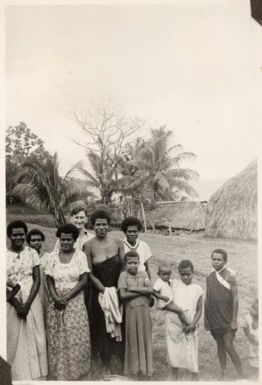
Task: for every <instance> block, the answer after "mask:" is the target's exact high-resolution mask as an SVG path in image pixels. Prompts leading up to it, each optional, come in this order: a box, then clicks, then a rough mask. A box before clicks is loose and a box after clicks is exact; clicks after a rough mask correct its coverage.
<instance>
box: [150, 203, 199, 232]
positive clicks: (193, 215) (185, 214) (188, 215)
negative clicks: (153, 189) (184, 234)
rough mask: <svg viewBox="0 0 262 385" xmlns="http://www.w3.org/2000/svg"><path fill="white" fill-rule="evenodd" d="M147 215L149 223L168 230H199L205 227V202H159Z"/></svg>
mask: <svg viewBox="0 0 262 385" xmlns="http://www.w3.org/2000/svg"><path fill="white" fill-rule="evenodd" d="M158 205H159V207H158V208H157V209H156V210H155V211H153V212H152V213H151V215H150V216H149V221H148V223H149V225H151V226H154V227H155V228H168V229H169V230H187V231H200V230H204V229H205V224H206V204H205V202H194V201H183V202H173V201H171V202H161V203H159V204H158Z"/></svg>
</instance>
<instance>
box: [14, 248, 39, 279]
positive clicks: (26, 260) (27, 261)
mask: <svg viewBox="0 0 262 385" xmlns="http://www.w3.org/2000/svg"><path fill="white" fill-rule="evenodd" d="M39 265H40V260H39V256H38V254H37V252H36V251H35V250H34V249H32V248H31V247H27V246H26V247H25V248H24V250H22V251H21V253H17V252H14V251H11V250H7V278H8V280H10V281H12V283H13V284H14V285H16V284H17V283H20V284H21V283H23V282H25V281H27V280H28V279H31V278H32V276H33V268H34V267H35V266H39Z"/></svg>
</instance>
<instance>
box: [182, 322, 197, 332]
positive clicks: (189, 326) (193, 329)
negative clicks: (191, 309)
mask: <svg viewBox="0 0 262 385" xmlns="http://www.w3.org/2000/svg"><path fill="white" fill-rule="evenodd" d="M195 330H196V325H194V324H190V325H188V326H185V327H184V328H183V332H184V333H185V334H187V333H190V332H193V331H195Z"/></svg>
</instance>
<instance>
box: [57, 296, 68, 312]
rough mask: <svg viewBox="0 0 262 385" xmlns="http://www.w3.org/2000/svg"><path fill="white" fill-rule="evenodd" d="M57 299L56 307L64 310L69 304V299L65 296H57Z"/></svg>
mask: <svg viewBox="0 0 262 385" xmlns="http://www.w3.org/2000/svg"><path fill="white" fill-rule="evenodd" d="M54 301H55V308H56V309H57V310H64V309H65V308H66V305H67V304H68V301H67V300H66V299H65V298H64V297H56V298H54Z"/></svg>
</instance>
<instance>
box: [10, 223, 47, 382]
mask: <svg viewBox="0 0 262 385" xmlns="http://www.w3.org/2000/svg"><path fill="white" fill-rule="evenodd" d="M26 234H27V226H26V224H25V223H24V222H23V221H13V222H11V223H9V225H8V226H7V236H8V238H9V239H10V248H9V250H7V302H8V303H7V361H8V363H9V364H10V365H11V367H12V379H13V380H35V379H38V380H39V379H44V378H45V376H46V375H47V356H46V335H45V326H44V316H43V309H42V304H41V299H40V296H39V293H38V291H39V286H40V269H39V265H40V261H39V256H38V254H37V252H36V251H35V250H33V249H31V248H30V247H26V246H25V245H24V244H25V238H26Z"/></svg>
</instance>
